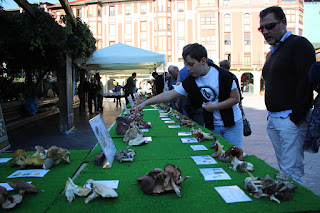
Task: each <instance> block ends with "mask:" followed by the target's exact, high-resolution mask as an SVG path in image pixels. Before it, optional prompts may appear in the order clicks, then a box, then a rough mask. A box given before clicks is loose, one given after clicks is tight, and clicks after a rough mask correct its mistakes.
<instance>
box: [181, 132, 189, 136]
mask: <svg viewBox="0 0 320 213" xmlns="http://www.w3.org/2000/svg"><path fill="white" fill-rule="evenodd" d="M190 135H192V133H191V132H178V136H190Z"/></svg>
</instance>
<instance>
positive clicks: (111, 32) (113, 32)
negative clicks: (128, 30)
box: [109, 24, 116, 36]
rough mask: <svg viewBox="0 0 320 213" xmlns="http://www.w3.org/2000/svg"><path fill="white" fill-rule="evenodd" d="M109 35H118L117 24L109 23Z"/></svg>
mask: <svg viewBox="0 0 320 213" xmlns="http://www.w3.org/2000/svg"><path fill="white" fill-rule="evenodd" d="M109 35H110V36H115V35H116V25H115V24H110V25H109Z"/></svg>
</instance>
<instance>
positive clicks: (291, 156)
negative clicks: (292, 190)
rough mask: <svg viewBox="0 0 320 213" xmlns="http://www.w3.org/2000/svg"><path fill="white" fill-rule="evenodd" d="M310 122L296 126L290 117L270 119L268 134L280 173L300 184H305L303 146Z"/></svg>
mask: <svg viewBox="0 0 320 213" xmlns="http://www.w3.org/2000/svg"><path fill="white" fill-rule="evenodd" d="M307 129H308V122H307V121H304V122H302V123H301V124H299V125H296V124H294V123H293V122H292V121H291V120H290V117H287V118H275V117H271V116H270V117H269V119H268V125H267V132H268V135H269V137H270V140H271V142H272V145H273V148H274V151H275V153H276V157H277V161H278V165H279V168H280V171H281V172H283V173H285V174H286V175H287V176H289V177H292V178H293V179H294V180H295V181H297V182H298V183H303V181H302V176H303V175H304V164H303V158H304V155H303V149H302V145H303V143H304V140H305V138H306V133H307Z"/></svg>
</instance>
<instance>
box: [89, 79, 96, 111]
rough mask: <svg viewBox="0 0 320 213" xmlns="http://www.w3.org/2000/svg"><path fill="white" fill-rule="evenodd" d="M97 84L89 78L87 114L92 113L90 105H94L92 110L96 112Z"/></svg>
mask: <svg viewBox="0 0 320 213" xmlns="http://www.w3.org/2000/svg"><path fill="white" fill-rule="evenodd" d="M97 88H98V85H97V82H96V78H95V77H91V82H90V84H89V92H88V108H89V113H90V114H93V113H94V111H92V103H93V105H94V110H95V111H98V110H97V109H98V107H97V91H98V90H97Z"/></svg>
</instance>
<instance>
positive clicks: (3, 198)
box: [0, 186, 9, 204]
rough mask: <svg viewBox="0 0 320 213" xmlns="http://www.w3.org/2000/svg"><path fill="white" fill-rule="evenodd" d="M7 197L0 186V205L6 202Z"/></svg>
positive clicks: (4, 190)
mask: <svg viewBox="0 0 320 213" xmlns="http://www.w3.org/2000/svg"><path fill="white" fill-rule="evenodd" d="M8 196H9V194H8V191H7V189H6V188H5V187H3V186H0V204H3V203H4V202H6V200H7V198H8Z"/></svg>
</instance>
